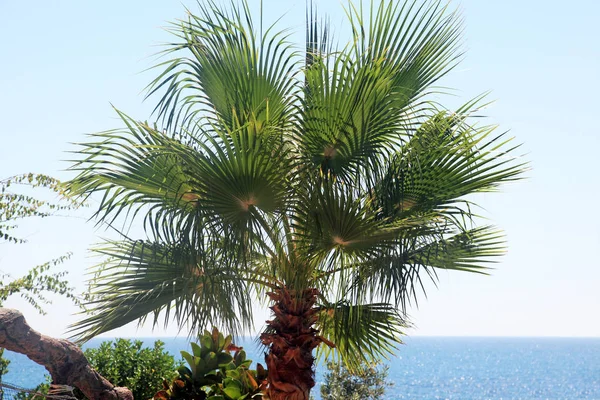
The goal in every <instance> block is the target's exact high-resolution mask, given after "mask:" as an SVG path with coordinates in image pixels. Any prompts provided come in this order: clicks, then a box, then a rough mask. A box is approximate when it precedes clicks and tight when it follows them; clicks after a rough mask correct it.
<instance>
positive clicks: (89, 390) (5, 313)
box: [0, 308, 133, 400]
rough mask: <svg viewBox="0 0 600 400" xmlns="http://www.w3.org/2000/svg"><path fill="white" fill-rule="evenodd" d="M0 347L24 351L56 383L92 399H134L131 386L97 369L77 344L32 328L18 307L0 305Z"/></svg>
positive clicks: (18, 351) (19, 351)
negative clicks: (109, 378) (119, 383)
mask: <svg viewBox="0 0 600 400" xmlns="http://www.w3.org/2000/svg"><path fill="white" fill-rule="evenodd" d="M0 347H3V348H5V349H7V350H10V351H14V352H17V353H21V354H25V355H26V356H27V357H29V359H30V360H32V361H34V362H36V363H38V364H40V365H43V366H44V367H46V369H47V370H48V372H50V376H51V377H52V381H53V382H54V383H57V384H66V385H70V386H75V387H77V388H79V390H81V391H82V392H83V393H84V394H85V395H86V396H87V398H88V399H90V400H133V394H132V393H131V391H130V390H129V389H127V388H123V387H115V386H114V385H112V384H111V383H110V382H109V381H107V380H106V379H105V378H103V377H102V376H101V375H100V374H99V373H98V372H96V371H95V370H94V369H93V368H92V367H91V365H90V363H89V362H88V360H87V359H86V358H85V355H84V354H83V352H82V351H81V349H80V348H79V347H78V346H77V345H75V344H73V343H71V342H69V341H68V340H64V339H54V338H51V337H49V336H46V335H42V334H41V333H39V332H37V331H35V330H33V329H32V328H31V327H30V326H29V325H28V324H27V322H26V321H25V317H23V314H21V313H20V312H19V311H17V310H12V309H8V308H0Z"/></svg>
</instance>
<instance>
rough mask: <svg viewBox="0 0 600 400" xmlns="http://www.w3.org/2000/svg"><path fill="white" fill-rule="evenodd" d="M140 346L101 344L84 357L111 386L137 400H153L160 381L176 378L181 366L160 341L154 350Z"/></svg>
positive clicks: (122, 342) (127, 342)
mask: <svg viewBox="0 0 600 400" xmlns="http://www.w3.org/2000/svg"><path fill="white" fill-rule="evenodd" d="M142 346H143V342H142V341H141V340H135V341H133V342H132V341H131V340H128V339H116V340H115V341H114V342H113V341H105V342H102V344H100V347H98V348H96V349H87V350H86V351H85V356H86V357H87V359H88V361H89V362H90V364H91V365H92V367H94V369H96V371H98V373H99V374H100V375H102V376H103V377H105V378H106V379H108V380H109V381H110V382H111V383H112V384H113V385H115V386H125V387H127V388H129V389H130V390H131V392H132V393H133V398H134V399H136V400H146V399H150V398H152V396H153V395H154V393H156V391H157V390H158V389H159V388H160V387H161V385H162V382H163V380H165V379H167V380H171V379H173V378H175V377H176V376H177V372H176V370H177V368H178V367H179V366H180V365H181V363H176V362H175V359H174V357H173V356H172V355H170V354H169V353H167V352H166V351H165V350H164V343H163V342H161V341H160V340H157V341H156V342H154V347H153V348H144V347H142ZM79 394H80V395H81V393H79ZM80 398H84V397H83V395H81V397H80Z"/></svg>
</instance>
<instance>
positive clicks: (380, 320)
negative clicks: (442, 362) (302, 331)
mask: <svg viewBox="0 0 600 400" xmlns="http://www.w3.org/2000/svg"><path fill="white" fill-rule="evenodd" d="M318 316H319V319H318V322H317V327H318V328H319V331H320V334H321V335H322V336H323V337H325V338H326V339H327V340H328V341H330V342H332V343H335V348H330V347H328V346H326V345H324V344H322V345H321V346H320V347H319V349H318V352H317V357H318V358H320V359H323V358H328V357H331V356H332V357H334V358H339V359H341V360H342V361H343V362H344V364H345V365H346V366H347V367H348V368H349V369H356V368H359V367H360V365H361V364H362V363H363V362H365V361H367V362H368V361H373V360H376V359H381V358H388V357H389V356H391V355H393V352H394V351H395V350H397V345H398V344H401V343H402V341H401V339H400V337H401V336H402V334H403V333H402V329H403V328H406V327H407V325H408V324H407V322H406V320H405V319H404V318H403V317H402V316H401V315H400V314H399V313H398V312H397V311H396V309H395V307H394V306H392V305H390V304H385V303H373V304H360V305H352V304H349V303H347V302H345V301H340V302H338V303H335V304H331V305H323V306H321V307H320V309H319V313H318Z"/></svg>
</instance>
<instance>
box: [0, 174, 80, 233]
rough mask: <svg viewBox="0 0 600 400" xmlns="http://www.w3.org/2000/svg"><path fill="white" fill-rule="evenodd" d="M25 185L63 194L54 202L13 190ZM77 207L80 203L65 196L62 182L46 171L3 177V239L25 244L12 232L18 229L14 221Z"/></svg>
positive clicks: (0, 193)
mask: <svg viewBox="0 0 600 400" xmlns="http://www.w3.org/2000/svg"><path fill="white" fill-rule="evenodd" d="M11 186H12V187H15V186H17V187H18V186H21V187H23V186H26V187H29V188H32V189H33V188H38V187H41V188H46V189H49V190H51V191H53V192H55V193H56V194H57V195H59V196H60V202H57V203H52V202H49V201H45V200H40V199H38V198H35V197H33V196H30V195H27V194H23V193H18V192H12V191H11V190H9V188H10V187H11ZM73 207H77V203H76V202H74V201H72V200H71V199H70V198H69V197H68V196H66V195H65V191H64V187H63V184H62V183H61V182H60V181H59V180H57V179H55V178H52V177H50V176H47V175H43V174H32V173H28V174H23V175H15V176H12V177H10V178H5V179H2V180H0V239H2V240H4V241H7V242H13V243H24V242H25V239H22V238H19V237H16V236H13V235H12V231H13V230H14V229H15V228H17V225H16V224H14V221H15V220H19V219H22V218H27V217H41V218H44V217H48V216H50V215H52V214H53V213H54V212H56V211H60V210H68V209H71V208H73Z"/></svg>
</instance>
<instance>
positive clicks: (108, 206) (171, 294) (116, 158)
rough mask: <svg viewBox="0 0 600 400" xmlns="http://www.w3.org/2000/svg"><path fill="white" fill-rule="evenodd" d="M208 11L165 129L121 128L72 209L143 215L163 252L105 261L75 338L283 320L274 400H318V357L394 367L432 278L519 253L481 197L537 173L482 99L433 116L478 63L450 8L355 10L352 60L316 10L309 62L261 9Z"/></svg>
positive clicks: (84, 176)
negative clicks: (481, 206) (81, 201)
mask: <svg viewBox="0 0 600 400" xmlns="http://www.w3.org/2000/svg"><path fill="white" fill-rule="evenodd" d="M199 7H200V11H199V13H198V15H193V14H191V13H190V14H189V15H188V18H187V19H186V20H184V21H180V22H178V23H176V24H174V25H173V28H172V31H173V33H174V34H175V35H176V36H177V38H178V42H177V43H175V44H172V45H169V47H168V48H167V50H166V51H165V52H166V53H167V54H168V55H170V56H174V57H175V58H172V59H170V60H168V61H165V62H163V63H161V64H159V65H158V66H157V67H158V68H160V70H161V72H160V74H159V75H158V77H157V78H156V79H155V80H154V81H153V82H152V83H151V84H150V86H149V95H155V94H156V93H161V94H162V97H160V100H159V101H158V104H157V106H156V110H155V111H156V113H157V116H158V123H160V124H161V127H160V128H159V127H157V126H156V125H149V124H147V123H143V122H138V121H136V120H134V119H132V118H130V117H128V116H127V115H126V114H124V113H122V112H120V111H117V113H118V115H119V116H120V117H121V119H122V121H123V123H124V128H123V129H117V130H112V131H108V132H103V133H98V134H94V135H92V138H91V139H90V141H89V142H87V143H85V144H81V145H80V146H81V147H80V148H79V150H78V151H77V154H78V156H77V159H76V162H75V164H74V167H73V169H75V170H77V171H79V175H78V176H77V177H76V178H74V179H73V180H72V181H71V182H70V183H69V188H70V191H71V192H72V193H74V194H77V195H80V196H84V197H86V196H89V195H91V194H97V193H98V194H101V195H102V197H101V200H100V202H99V207H98V210H97V211H96V213H95V218H96V219H97V220H98V221H99V222H101V223H108V224H113V223H114V222H115V221H120V223H121V222H127V221H129V222H131V221H134V220H137V219H138V217H139V219H140V220H143V222H144V227H145V230H146V235H147V238H146V239H144V240H134V239H132V238H129V237H126V236H123V237H122V238H121V239H119V240H115V241H107V242H106V243H103V244H102V245H100V246H98V248H96V251H97V252H99V253H100V254H103V255H105V256H106V260H105V262H103V263H102V264H101V265H100V266H98V267H97V269H96V271H95V279H94V280H93V282H92V290H91V295H92V299H93V300H92V301H91V302H90V304H89V307H90V309H91V311H92V312H91V315H89V316H87V317H85V318H84V319H83V320H81V321H80V322H79V323H78V324H77V325H76V326H75V328H74V329H75V332H76V333H78V334H80V335H82V336H81V337H82V338H83V339H87V338H91V337H93V336H95V335H97V334H100V333H102V332H106V331H109V330H111V329H114V328H117V327H119V326H122V325H124V324H127V323H129V322H131V321H136V320H144V319H145V318H146V317H147V316H148V315H151V316H152V318H153V321H154V323H155V324H156V323H158V322H159V321H162V320H164V321H165V323H167V322H168V321H171V320H172V319H173V318H174V319H175V320H176V321H177V323H178V324H179V325H180V326H181V327H188V328H189V329H191V330H196V329H201V328H202V327H205V326H207V325H209V324H214V325H218V326H222V327H224V328H225V329H226V330H229V331H230V332H234V333H236V332H242V331H245V330H247V329H249V328H250V327H251V326H252V321H253V311H254V309H255V308H256V306H257V304H258V303H257V302H261V304H268V305H270V309H271V310H272V319H271V320H270V321H267V322H266V328H265V330H264V332H263V333H262V335H261V336H260V339H261V341H262V343H263V344H265V345H266V346H267V347H268V352H267V355H266V363H267V366H268V369H269V393H268V395H269V396H270V398H271V399H272V400H277V399H308V398H309V392H310V389H311V388H312V387H313V386H314V384H315V382H314V375H313V364H314V362H315V355H314V354H313V350H315V349H317V356H327V355H329V354H333V355H334V356H335V357H340V358H341V359H342V360H343V361H344V362H345V363H346V365H349V366H350V367H352V366H356V365H359V364H360V363H361V362H362V361H363V360H365V359H372V358H381V357H385V356H387V355H388V354H390V352H392V351H393V350H394V349H395V346H396V344H397V343H399V342H400V335H401V332H402V329H403V327H404V326H405V312H406V309H407V307H408V305H410V303H413V302H414V301H415V300H416V296H417V294H418V293H419V292H420V291H421V288H422V287H423V284H422V281H423V280H424V279H433V280H434V281H436V280H437V278H436V272H435V271H436V269H440V268H441V269H448V270H460V271H471V272H479V273H485V271H486V268H487V265H488V263H489V262H492V261H493V260H494V259H495V257H496V256H499V255H501V254H503V252H504V249H505V243H504V240H503V235H502V233H501V232H499V231H498V230H497V229H495V228H494V227H491V226H483V227H478V226H476V225H475V223H476V222H477V221H476V220H477V215H476V214H475V213H474V211H473V204H472V203H471V200H472V197H469V196H470V195H471V194H473V193H477V192H486V191H493V190H495V189H496V188H497V187H498V185H499V184H501V183H504V182H507V181H511V180H515V179H519V177H520V176H521V173H522V172H523V170H524V168H525V167H524V164H523V163H520V162H516V161H515V157H513V156H512V154H513V153H514V147H513V146H511V145H510V144H509V142H510V139H505V138H504V137H503V135H498V134H496V133H495V128H494V127H491V126H481V125H478V124H473V123H471V118H469V117H470V116H471V115H472V114H473V113H474V112H475V111H476V110H477V109H478V108H479V107H480V105H481V99H476V100H474V101H471V102H469V103H468V104H466V105H465V106H463V107H461V108H460V109H458V110H455V111H454V112H449V111H447V110H445V109H443V108H442V107H441V106H439V105H436V103H433V102H432V101H431V100H430V99H431V96H430V95H431V94H432V93H435V92H436V90H438V89H436V88H435V87H433V86H432V85H433V84H434V83H435V82H436V81H438V80H439V79H440V78H441V77H442V76H444V75H445V74H446V73H447V72H448V71H450V70H451V69H452V68H453V67H454V66H455V65H456V64H457V62H458V60H459V59H460V56H461V53H460V40H461V35H460V33H461V22H460V18H459V16H457V14H456V13H455V12H450V11H448V10H447V8H446V7H445V6H443V5H441V4H440V2H439V1H432V2H426V3H423V4H420V3H419V2H417V1H414V2H406V3H400V2H381V3H380V4H377V5H374V4H371V7H370V8H367V9H363V7H362V6H355V5H353V4H349V6H348V8H347V9H346V13H347V16H348V21H349V23H350V26H351V28H352V40H351V41H350V42H349V43H348V44H347V45H345V46H344V47H342V48H341V49H334V48H333V46H332V45H331V43H332V40H331V38H330V31H329V29H328V28H327V25H326V24H323V23H320V22H319V20H318V18H317V15H316V12H313V10H312V9H311V10H309V11H308V12H307V20H308V22H307V29H306V51H305V52H303V53H302V54H301V52H299V51H297V50H295V48H294V46H293V45H292V44H291V43H290V42H289V40H288V39H289V33H288V31H285V30H284V31H280V32H278V31H276V30H275V27H274V26H270V27H268V28H266V29H263V26H262V23H261V24H260V25H259V26H255V24H254V22H253V20H252V18H251V15H250V10H249V7H248V5H247V4H246V3H245V2H242V5H241V6H239V7H238V6H235V5H233V6H231V7H230V8H229V9H227V10H223V9H220V8H219V7H217V6H216V5H215V4H214V3H213V2H212V1H210V2H202V3H199ZM261 21H262V19H261Z"/></svg>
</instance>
